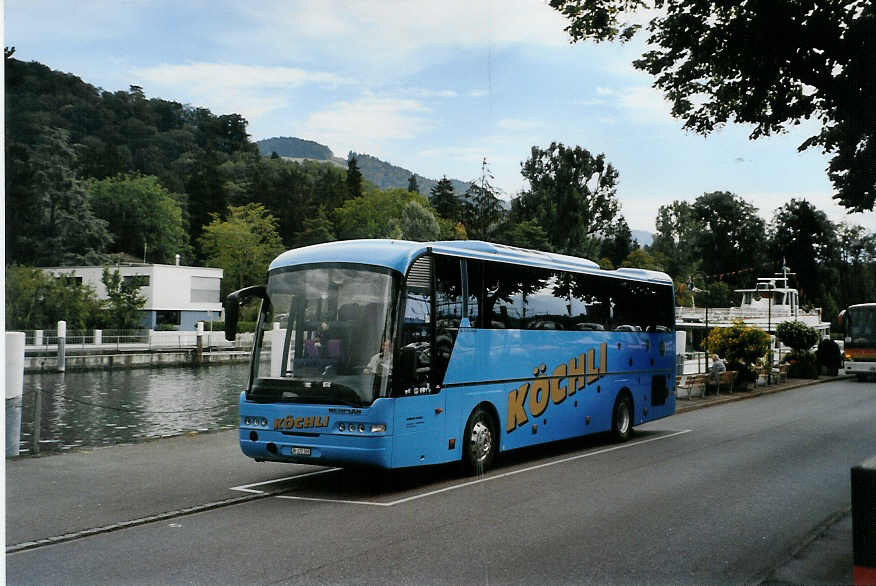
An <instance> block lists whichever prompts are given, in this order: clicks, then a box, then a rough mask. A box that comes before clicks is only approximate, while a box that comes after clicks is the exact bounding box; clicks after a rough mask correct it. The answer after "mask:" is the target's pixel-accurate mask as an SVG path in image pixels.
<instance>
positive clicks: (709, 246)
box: [693, 191, 768, 285]
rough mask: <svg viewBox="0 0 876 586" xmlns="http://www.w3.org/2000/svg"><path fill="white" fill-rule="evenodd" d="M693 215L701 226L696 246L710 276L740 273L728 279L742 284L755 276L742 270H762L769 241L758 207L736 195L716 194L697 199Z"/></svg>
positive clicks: (718, 192) (732, 282) (730, 281)
mask: <svg viewBox="0 0 876 586" xmlns="http://www.w3.org/2000/svg"><path fill="white" fill-rule="evenodd" d="M693 214H694V217H695V218H696V220H697V222H698V223H699V225H700V226H701V228H700V232H699V234H697V237H696V246H697V252H698V254H699V256H700V258H701V259H702V268H703V271H704V272H705V273H706V274H709V275H713V276H717V275H726V274H727V273H737V276H735V277H733V276H729V277H726V278H727V279H729V283H730V284H731V285H742V284H747V282H748V281H750V279H751V275H750V274H749V273H748V272H745V273H739V271H740V269H748V270H749V271H751V270H756V271H761V270H762V267H763V266H764V264H765V262H766V251H767V248H768V240H767V233H766V223H765V222H764V221H763V220H762V219H761V218H760V216H759V215H758V213H757V208H755V207H754V206H753V205H751V204H750V203H748V202H746V201H745V200H743V199H742V198H741V197H739V196H737V195H735V194H733V193H729V192H727V191H714V192H712V193H704V194H703V195H701V196H700V197H698V198H697V199H696V201H695V202H694V204H693Z"/></svg>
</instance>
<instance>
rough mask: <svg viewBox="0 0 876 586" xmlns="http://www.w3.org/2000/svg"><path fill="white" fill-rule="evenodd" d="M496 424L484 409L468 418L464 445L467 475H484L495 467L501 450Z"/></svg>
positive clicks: (476, 410)
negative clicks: (494, 464)
mask: <svg viewBox="0 0 876 586" xmlns="http://www.w3.org/2000/svg"><path fill="white" fill-rule="evenodd" d="M498 442H499V436H498V435H497V434H496V424H495V422H494V421H493V418H492V417H491V416H490V414H489V413H487V411H485V410H484V409H481V408H478V409H475V410H474V412H473V413H472V414H471V417H469V418H468V423H467V424H466V426H465V435H464V436H463V444H462V464H463V467H464V469H465V472H466V474H469V475H472V474H483V473H484V472H486V471H487V470H489V469H490V468H491V467H492V466H493V462H495V460H496V452H497V451H498V449H499V443H498Z"/></svg>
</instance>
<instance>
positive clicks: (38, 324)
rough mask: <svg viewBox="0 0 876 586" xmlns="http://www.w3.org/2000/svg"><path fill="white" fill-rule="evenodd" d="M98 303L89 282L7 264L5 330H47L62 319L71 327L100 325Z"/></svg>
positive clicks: (78, 328)
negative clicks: (80, 281)
mask: <svg viewBox="0 0 876 586" xmlns="http://www.w3.org/2000/svg"><path fill="white" fill-rule="evenodd" d="M100 319H101V304H100V302H99V301H98V300H97V294H96V292H95V291H94V289H93V288H91V287H89V286H88V285H82V284H80V283H79V282H78V281H76V280H73V279H70V278H66V277H64V276H63V275H60V276H55V275H51V274H48V273H45V272H44V271H41V270H40V269H37V268H33V267H22V266H14V265H13V266H8V267H6V329H7V330H43V329H45V330H48V329H54V328H55V327H56V326H57V324H58V322H59V321H61V320H64V321H66V322H67V326H68V327H69V328H70V329H74V330H84V329H89V328H93V327H96V326H98V325H100Z"/></svg>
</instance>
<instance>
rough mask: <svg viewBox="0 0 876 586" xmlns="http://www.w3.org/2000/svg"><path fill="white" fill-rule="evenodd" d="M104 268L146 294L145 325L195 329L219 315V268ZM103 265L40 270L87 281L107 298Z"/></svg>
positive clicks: (128, 266)
mask: <svg viewBox="0 0 876 586" xmlns="http://www.w3.org/2000/svg"><path fill="white" fill-rule="evenodd" d="M107 268H108V269H109V270H110V272H113V271H116V270H117V271H119V275H121V277H122V279H124V280H125V281H128V282H131V281H133V282H134V283H135V284H136V285H138V287H139V289H140V294H141V295H142V296H143V297H145V298H146V303H145V304H144V305H143V309H142V313H143V321H142V324H143V327H145V328H150V329H156V328H157V327H158V326H175V327H176V328H177V329H180V330H194V329H195V327H196V325H195V324H197V322H199V321H211V320H218V319H220V314H221V312H222V301H221V299H220V298H219V286H220V284H221V283H222V269H214V268H209V267H187V266H180V265H158V264H135V263H127V264H118V265H109V266H107ZM103 269H104V267H102V266H90V267H47V268H42V269H41V270H43V271H45V272H47V273H51V274H53V275H56V276H59V277H60V276H64V277H66V278H68V279H75V280H76V281H77V282H79V283H82V284H83V285H89V286H91V287H93V288H94V290H95V291H96V292H97V296H98V298H99V299H106V298H107V295H106V287H104V284H103V280H102V277H103Z"/></svg>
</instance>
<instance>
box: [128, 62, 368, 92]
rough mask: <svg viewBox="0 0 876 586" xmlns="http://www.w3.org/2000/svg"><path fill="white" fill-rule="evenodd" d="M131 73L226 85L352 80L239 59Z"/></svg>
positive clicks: (155, 79)
mask: <svg viewBox="0 0 876 586" xmlns="http://www.w3.org/2000/svg"><path fill="white" fill-rule="evenodd" d="M132 73H133V74H134V75H136V76H138V77H140V78H143V79H145V80H148V81H151V82H154V83H158V84H164V85H174V86H185V85H189V86H195V85H198V86H205V85H206V86H211V87H223V88H260V89H261V88H283V87H288V86H302V85H310V84H318V85H324V86H338V85H341V84H349V83H353V82H352V80H350V79H347V78H344V77H341V76H339V75H335V74H334V73H326V72H323V71H308V70H306V69H300V68H297V67H270V66H264V65H240V64H236V63H204V62H197V63H186V64H183V65H179V64H177V65H173V64H166V63H165V64H161V65H156V66H154V67H143V68H138V69H134V70H133V71H132Z"/></svg>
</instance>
